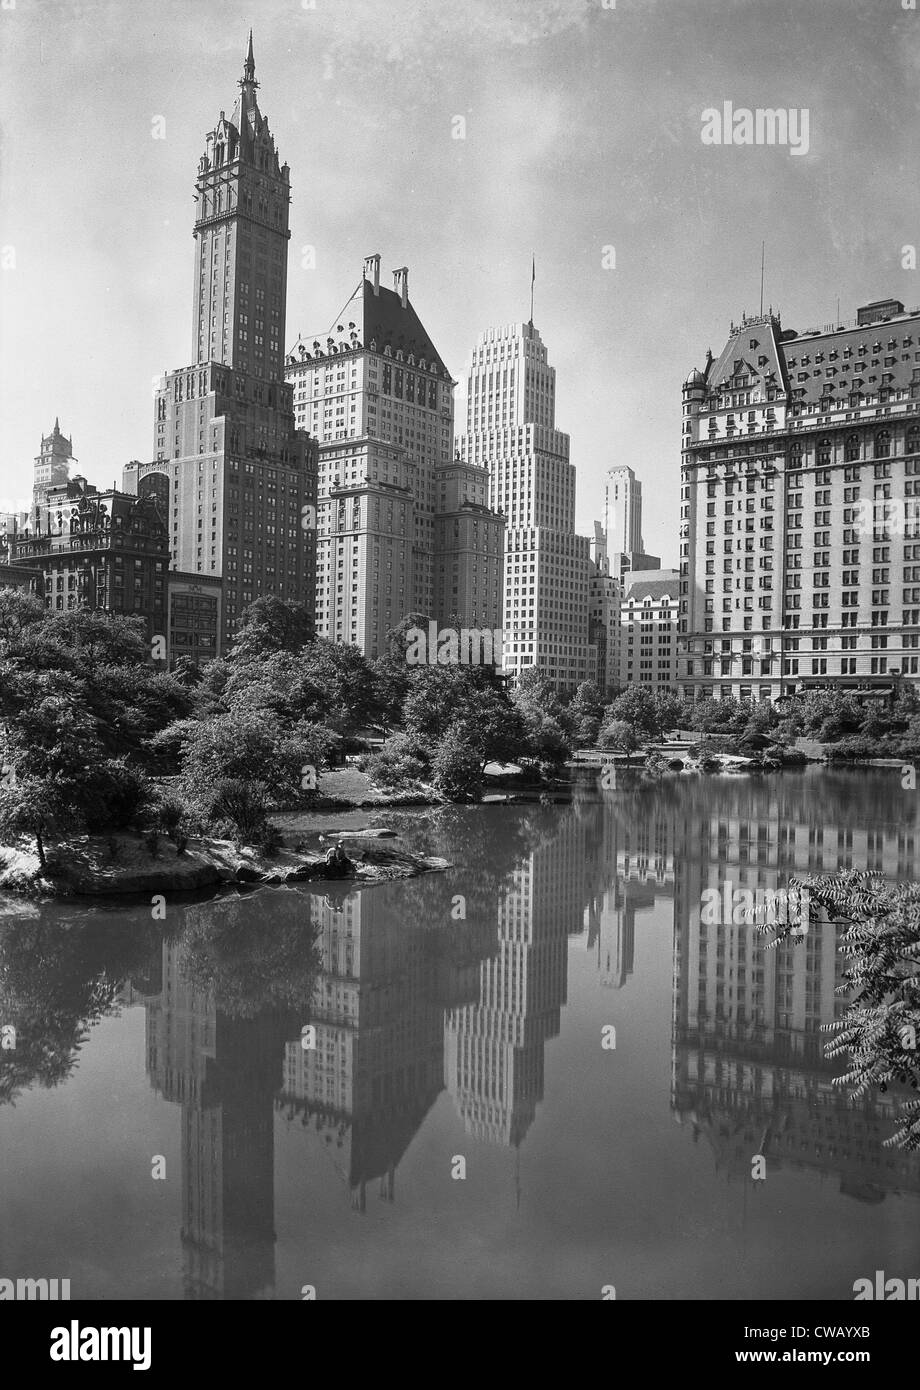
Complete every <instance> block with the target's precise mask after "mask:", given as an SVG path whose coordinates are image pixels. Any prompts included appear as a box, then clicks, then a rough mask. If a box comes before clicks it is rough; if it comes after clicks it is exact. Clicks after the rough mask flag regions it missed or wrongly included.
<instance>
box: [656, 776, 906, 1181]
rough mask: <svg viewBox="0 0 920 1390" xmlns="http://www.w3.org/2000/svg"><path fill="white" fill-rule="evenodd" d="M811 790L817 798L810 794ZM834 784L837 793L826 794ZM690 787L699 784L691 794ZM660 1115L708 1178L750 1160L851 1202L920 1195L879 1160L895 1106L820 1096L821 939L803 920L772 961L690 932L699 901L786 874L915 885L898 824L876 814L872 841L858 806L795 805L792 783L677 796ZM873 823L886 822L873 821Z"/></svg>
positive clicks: (741, 929) (734, 935)
mask: <svg viewBox="0 0 920 1390" xmlns="http://www.w3.org/2000/svg"><path fill="white" fill-rule="evenodd" d="M826 780H827V779H826V776H825V781H824V785H825V795H826ZM842 786H843V787H845V786H846V784H845V783H843V784H842ZM704 787H705V784H704ZM676 809H677V811H678V815H679V817H680V821H681V824H680V827H679V831H678V833H679V838H680V840H681V843H682V852H681V854H680V856H679V860H678V866H679V867H678V875H677V885H676V891H675V924H674V1001H673V1035H672V1036H673V1053H672V1108H673V1110H674V1112H675V1114H676V1116H677V1118H678V1119H679V1120H680V1121H681V1122H686V1121H688V1120H689V1122H690V1123H691V1124H692V1127H693V1131H694V1138H695V1139H696V1138H697V1137H698V1136H699V1134H700V1133H703V1134H704V1135H705V1136H706V1138H707V1140H708V1141H709V1143H710V1144H711V1145H712V1148H713V1151H714V1153H715V1157H716V1164H717V1167H718V1168H719V1169H720V1170H721V1171H723V1172H724V1173H726V1174H727V1175H728V1176H732V1175H738V1176H745V1177H748V1178H749V1177H750V1172H751V1158H752V1155H754V1154H756V1153H762V1154H764V1155H765V1156H766V1157H767V1159H768V1163H769V1164H771V1166H772V1167H773V1168H774V1169H775V1168H776V1167H777V1166H782V1167H792V1168H806V1169H811V1170H815V1171H819V1172H833V1173H835V1174H837V1175H838V1177H839V1181H840V1188H841V1191H843V1192H845V1193H847V1194H848V1195H850V1196H852V1197H855V1198H858V1199H860V1200H863V1201H870V1202H876V1201H881V1200H883V1198H884V1196H885V1194H886V1193H887V1192H890V1191H898V1190H901V1191H911V1192H914V1193H916V1192H918V1191H920V1159H918V1157H917V1156H916V1155H907V1154H905V1153H903V1152H900V1151H898V1150H893V1149H890V1148H886V1147H884V1146H883V1140H884V1139H885V1138H886V1137H887V1136H888V1135H889V1134H891V1133H892V1130H893V1124H892V1120H893V1117H894V1114H895V1110H896V1098H895V1096H894V1095H893V1094H892V1093H888V1094H885V1095H881V1094H870V1095H867V1096H865V1097H863V1098H862V1099H861V1100H860V1101H859V1102H857V1103H856V1104H852V1103H850V1102H848V1100H847V1098H846V1097H845V1095H844V1093H843V1091H842V1090H841V1088H839V1087H837V1086H835V1085H834V1084H833V1076H834V1074H835V1073H836V1072H837V1071H839V1067H838V1066H836V1065H835V1064H833V1063H829V1062H828V1061H827V1060H826V1059H825V1056H824V1046H825V1043H826V1042H827V1034H826V1033H823V1032H822V1031H821V1028H822V1025H823V1024H826V1023H829V1022H831V1021H832V1020H833V1019H834V1018H835V1017H839V1015H840V1013H841V1012H842V1011H843V1009H844V1008H845V1001H844V1000H843V999H842V998H841V996H840V995H838V994H836V992H835V991H836V987H837V985H839V984H840V982H841V979H842V976H843V971H844V969H845V960H844V958H843V955H842V952H841V950H840V946H839V942H838V937H837V932H836V929H835V928H834V927H833V926H832V925H831V924H829V923H821V922H815V921H812V922H811V924H810V926H809V931H808V934H807V936H805V937H804V938H803V939H801V940H799V941H798V942H794V941H789V942H787V943H785V944H783V945H781V946H779V947H776V948H775V949H768V948H767V938H766V937H765V936H764V935H763V934H762V933H760V932H759V931H758V930H757V928H756V927H755V926H754V925H751V924H734V923H733V924H707V923H706V922H703V921H701V896H702V893H703V890H704V889H706V888H715V889H717V890H718V891H719V892H720V893H721V892H722V891H723V885H724V884H726V883H728V884H730V885H731V887H732V889H737V888H748V889H752V890H756V889H758V888H761V889H769V888H775V887H780V886H784V885H785V883H786V882H787V880H788V878H789V877H790V876H791V875H804V874H808V873H822V872H833V871H835V870H837V869H847V868H869V869H874V870H877V871H879V872H881V873H884V874H886V875H888V876H890V877H891V878H897V879H904V878H908V879H909V878H913V877H915V876H916V863H915V855H914V834H913V829H912V826H910V825H904V824H892V823H891V816H892V811H891V805H890V801H889V802H888V803H887V804H886V805H885V806H884V810H883V808H882V807H881V806H880V807H878V812H879V814H878V817H877V819H876V820H875V828H874V829H873V830H868V831H867V830H865V829H862V828H861V825H864V824H865V822H866V820H869V821H870V823H871V822H872V815H871V811H870V813H869V814H868V815H867V810H868V809H869V808H867V807H866V806H865V805H864V804H859V803H857V802H855V801H852V802H850V801H848V799H847V798H846V797H844V799H843V801H842V803H840V805H839V806H838V804H837V803H834V811H833V812H832V813H831V814H833V815H834V817H835V822H836V823H828V810H827V803H826V802H824V803H823V804H822V802H821V801H820V800H819V799H818V797H817V796H814V795H812V796H810V795H809V783H808V779H790V780H780V779H773V780H771V782H770V783H769V785H768V786H766V785H764V784H755V783H748V782H741V781H740V780H739V781H738V782H732V783H722V784H721V785H719V786H718V788H717V790H716V791H715V793H714V792H713V788H712V785H711V784H709V786H708V787H705V789H704V788H700V790H699V791H698V792H696V793H694V791H693V790H692V789H690V788H688V789H687V791H686V793H685V794H684V795H683V796H682V797H681V798H680V801H679V806H678V807H677V808H676ZM886 822H887V823H886Z"/></svg>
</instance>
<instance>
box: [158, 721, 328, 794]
mask: <svg viewBox="0 0 920 1390" xmlns="http://www.w3.org/2000/svg"><path fill="white" fill-rule="evenodd" d="M330 737H331V736H330V734H329V731H328V730H326V729H322V728H320V727H318V726H315V725H310V724H307V723H305V722H301V723H298V724H294V725H292V726H291V727H290V728H287V729H286V728H284V727H283V726H282V725H281V724H280V723H279V721H278V720H277V718H275V717H274V716H272V715H271V714H269V713H267V712H266V711H265V710H250V711H246V712H239V711H237V712H234V713H233V714H221V715H216V716H215V717H214V718H212V719H209V720H207V721H206V722H205V723H196V722H194V721H186V723H185V724H184V725H183V728H182V735H181V754H180V767H181V775H180V789H181V791H182V793H183V795H184V796H185V797H187V799H188V800H189V802H190V803H192V804H193V805H195V806H197V807H199V808H200V809H201V811H202V813H203V814H204V815H205V816H208V817H210V816H214V815H216V814H217V813H216V812H215V809H214V807H215V797H217V796H218V794H219V792H220V789H221V788H222V787H223V785H224V784H225V783H226V782H233V783H246V782H253V783H259V784H260V786H262V787H264V789H265V797H266V798H267V799H268V800H270V801H272V802H274V803H275V804H278V805H290V804H293V803H296V802H297V801H298V800H300V798H301V796H302V792H303V790H304V785H303V779H304V770H305V768H313V769H314V770H315V769H317V768H319V766H320V765H321V763H322V761H323V759H324V757H325V756H326V755H327V753H328V751H329V746H330Z"/></svg>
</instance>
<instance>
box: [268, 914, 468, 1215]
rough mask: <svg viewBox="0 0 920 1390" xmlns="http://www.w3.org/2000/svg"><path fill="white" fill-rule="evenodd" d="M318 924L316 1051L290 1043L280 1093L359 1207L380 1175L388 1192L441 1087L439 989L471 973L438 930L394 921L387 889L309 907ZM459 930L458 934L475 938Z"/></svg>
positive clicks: (387, 1195) (386, 1194)
mask: <svg viewBox="0 0 920 1390" xmlns="http://www.w3.org/2000/svg"><path fill="white" fill-rule="evenodd" d="M445 916H447V914H446V913H445ZM314 920H315V921H316V922H317V925H318V927H319V939H318V943H317V944H318V946H319V948H320V952H321V956H322V966H321V970H320V974H319V975H318V977H317V981H316V990H315V993H314V998H313V1005H312V1008H311V1010H310V1022H311V1023H312V1024H313V1025H314V1026H315V1028H316V1040H315V1041H316V1046H315V1048H304V1047H303V1046H302V1045H301V1042H300V1041H299V1040H298V1041H295V1042H289V1043H288V1044H287V1046H286V1047H285V1055H284V1088H283V1092H282V1096H281V1100H282V1102H283V1104H284V1105H285V1106H286V1108H287V1113H288V1118H289V1119H293V1118H294V1116H295V1115H299V1116H300V1119H301V1123H302V1124H303V1126H304V1128H305V1129H309V1130H310V1132H311V1133H312V1135H313V1137H314V1139H315V1142H316V1144H317V1145H318V1146H320V1147H321V1148H323V1149H325V1150H326V1151H327V1153H328V1155H329V1157H330V1160H331V1161H332V1163H333V1164H334V1166H335V1168H336V1170H337V1171H338V1173H339V1175H340V1177H341V1179H342V1181H343V1183H344V1184H345V1186H346V1188H347V1189H348V1191H349V1192H350V1194H351V1200H352V1204H353V1205H354V1206H355V1207H356V1208H357V1209H358V1210H360V1211H363V1210H364V1209H365V1204H366V1194H367V1185H368V1183H370V1182H371V1181H373V1180H374V1179H378V1180H379V1183H380V1195H381V1197H383V1198H384V1199H386V1200H392V1199H393V1195H394V1186H395V1173H396V1166H397V1164H398V1163H399V1161H400V1159H401V1158H402V1156H403V1154H404V1153H405V1151H406V1149H407V1148H408V1146H409V1143H410V1142H411V1140H412V1138H413V1136H414V1135H415V1134H416V1132H417V1130H418V1129H419V1127H420V1125H421V1123H422V1121H423V1120H424V1118H425V1115H426V1114H427V1113H428V1111H429V1109H430V1108H431V1106H432V1104H433V1103H434V1101H435V1099H436V1097H437V1096H438V1094H439V1092H440V1091H441V1089H442V1086H443V1080H442V1073H443V1027H442V1019H443V1002H442V994H446V995H447V997H448V998H449V997H451V992H452V991H454V990H456V989H458V988H462V980H463V976H464V973H465V974H466V975H467V977H469V975H470V969H469V965H468V963H467V964H465V963H464V962H463V961H462V960H461V961H460V962H459V963H458V965H457V967H456V969H451V967H450V964H449V963H448V962H446V961H445V959H444V955H443V952H442V951H441V950H440V949H439V945H440V944H442V942H443V937H442V936H441V934H440V933H438V931H437V930H436V929H433V928H430V927H429V926H428V925H427V924H426V923H425V922H424V921H421V922H417V923H413V922H412V921H411V920H407V919H406V918H402V917H400V916H398V915H397V913H396V912H395V911H394V910H393V903H392V900H391V898H390V896H389V894H388V893H387V892H386V891H379V890H378V891H376V892H367V893H356V894H354V895H352V896H350V897H347V898H344V899H342V900H340V901H339V902H334V901H326V902H325V903H323V904H322V905H320V906H319V907H318V908H317V907H316V905H315V904H314ZM458 926H459V928H461V930H460V931H459V932H458V940H459V938H460V937H461V936H463V935H466V936H467V939H469V935H470V934H469V933H465V932H464V931H463V930H462V929H463V928H465V926H466V924H463V923H461V924H458Z"/></svg>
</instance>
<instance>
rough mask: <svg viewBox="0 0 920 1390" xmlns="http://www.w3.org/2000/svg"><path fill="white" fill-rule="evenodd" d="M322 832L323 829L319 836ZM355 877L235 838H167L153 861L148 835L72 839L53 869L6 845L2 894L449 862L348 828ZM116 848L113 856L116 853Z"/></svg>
mask: <svg viewBox="0 0 920 1390" xmlns="http://www.w3.org/2000/svg"><path fill="white" fill-rule="evenodd" d="M316 833H317V834H318V835H319V834H320V832H319V830H317V832H316ZM336 838H337V839H340V840H342V841H343V842H345V846H346V853H347V854H348V857H349V859H350V860H351V864H352V868H353V872H349V873H344V874H343V873H338V872H329V868H330V866H329V865H328V864H327V863H326V860H325V855H324V854H310V853H309V852H306V851H302V850H300V849H290V848H287V847H286V846H285V847H283V848H280V849H279V850H278V851H277V853H276V854H275V855H273V856H271V857H269V856H267V855H264V854H261V853H260V852H259V851H258V850H256V849H252V848H249V847H244V848H239V849H238V848H237V847H236V846H235V845H234V844H233V843H232V842H231V841H229V840H217V839H208V838H195V839H190V840H189V842H188V845H187V846H186V848H185V849H184V850H183V852H182V853H181V854H180V853H179V852H178V850H177V849H176V846H175V845H174V844H173V843H172V842H171V841H169V840H166V839H164V840H163V841H161V843H160V845H159V846H158V849H157V853H156V854H155V855H152V854H151V853H150V851H149V849H148V848H147V847H146V846H145V844H144V840H143V837H142V836H140V835H137V834H129V833H122V834H118V835H113V836H102V835H96V836H87V835H80V836H73V837H71V838H69V839H68V838H65V839H62V840H55V841H54V843H53V845H50V846H48V848H47V849H46V859H47V864H48V867H47V870H45V871H44V872H43V871H42V868H41V864H40V863H39V858H38V854H37V853H36V852H35V851H34V850H32V849H31V848H29V849H27V848H23V847H22V846H21V845H19V846H9V845H3V846H0V894H9V895H10V896H17V897H21V898H29V899H33V900H40V901H60V900H66V899H74V898H76V899H81V898H86V899H99V898H103V899H108V898H138V897H148V896H153V897H156V896H163V897H164V898H165V897H166V896H167V895H173V896H174V895H176V894H183V895H187V894H188V895H198V894H202V893H209V894H211V895H215V894H218V893H220V892H223V891H224V890H226V889H229V888H236V889H238V890H239V889H252V888H259V887H263V886H273V887H283V886H285V885H289V884H302V883H321V884H334V883H341V884H346V885H348V886H349V887H353V888H363V887H373V886H374V885H375V884H377V883H387V882H393V881H394V880H399V879H409V878H416V877H418V876H419V875H420V874H423V873H438V872H442V871H443V870H445V869H448V868H450V864H449V863H448V861H447V860H446V859H441V858H438V857H435V856H430V855H421V854H416V853H414V852H412V851H410V850H408V849H406V848H404V847H396V846H386V847H384V846H382V845H380V844H379V841H380V840H390V839H398V838H399V836H398V833H397V832H395V831H389V830H387V829H385V828H382V829H376V830H375V829H370V828H358V829H351V828H343V830H342V832H341V833H340V834H339V835H337V836H336ZM113 848H114V853H113Z"/></svg>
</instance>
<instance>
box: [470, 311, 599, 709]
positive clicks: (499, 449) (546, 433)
mask: <svg viewBox="0 0 920 1390" xmlns="http://www.w3.org/2000/svg"><path fill="white" fill-rule="evenodd" d="M555 418H556V372H555V368H553V367H551V366H550V365H549V363H548V361H547V356H546V348H545V347H544V345H543V340H542V338H541V337H540V334H539V333H538V331H537V330H536V329H535V328H534V326H533V324H532V323H517V324H509V325H507V326H505V327H501V328H489V329H487V330H486V332H485V333H483V334H482V335H481V336H480V338H479V341H478V343H477V345H476V347H475V348H474V349H473V354H472V359H471V362H470V366H469V371H468V376H467V426H466V434H465V435H463V436H462V438H461V439H460V441H459V448H460V454H461V457H462V458H464V459H465V460H466V461H468V462H469V463H473V464H477V465H479V466H481V467H482V466H484V467H487V468H488V470H489V476H490V481H491V492H490V497H491V503H492V506H493V507H494V508H495V509H496V510H499V509H500V510H502V511H504V513H505V515H506V516H507V518H508V530H507V532H506V536H505V585H504V588H505V592H504V620H503V628H504V667H505V670H506V671H507V672H509V673H510V674H512V675H514V676H515V677H518V676H520V674H521V672H522V671H525V670H527V669H528V668H532V667H539V668H540V669H541V670H542V671H543V673H544V674H545V675H546V676H548V677H549V678H550V679H551V680H552V681H553V683H554V684H555V685H556V687H557V688H558V689H559V690H561V691H566V690H574V688H575V687H576V686H577V685H578V684H579V682H580V681H583V680H588V679H593V677H594V675H595V665H596V650H595V648H594V647H592V646H591V645H590V644H589V641H588V582H589V567H590V543H589V541H588V538H587V537H585V536H576V534H575V468H574V466H573V464H572V463H571V462H570V461H569V436H568V435H567V434H563V433H562V432H561V431H560V430H557V429H556V424H555Z"/></svg>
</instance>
